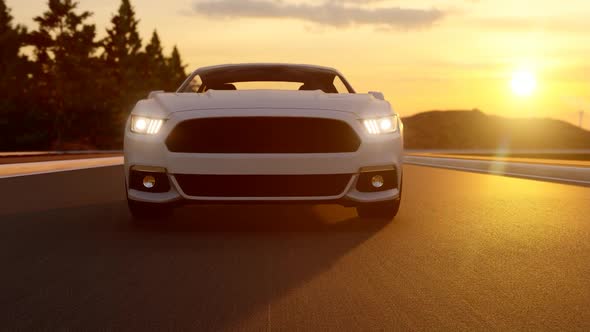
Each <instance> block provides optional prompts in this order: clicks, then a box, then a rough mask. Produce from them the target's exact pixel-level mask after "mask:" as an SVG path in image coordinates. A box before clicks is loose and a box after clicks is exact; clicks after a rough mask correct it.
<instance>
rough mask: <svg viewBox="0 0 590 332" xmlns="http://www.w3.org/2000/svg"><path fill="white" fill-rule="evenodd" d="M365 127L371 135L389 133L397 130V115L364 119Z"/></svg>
mask: <svg viewBox="0 0 590 332" xmlns="http://www.w3.org/2000/svg"><path fill="white" fill-rule="evenodd" d="M362 122H363V125H364V126H365V129H367V132H369V134H371V135H380V134H389V133H393V132H395V131H397V129H398V128H397V124H398V122H397V115H390V116H385V117H382V118H373V119H364V120H362Z"/></svg>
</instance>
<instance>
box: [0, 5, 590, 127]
mask: <svg viewBox="0 0 590 332" xmlns="http://www.w3.org/2000/svg"><path fill="white" fill-rule="evenodd" d="M119 1H120V0H100V1H98V0H82V1H79V2H80V8H81V9H83V10H90V11H92V12H94V16H93V17H92V19H91V20H92V22H94V23H95V24H96V25H97V29H98V34H99V37H102V36H104V29H105V27H106V26H107V24H108V23H109V20H110V17H111V16H112V15H113V13H114V12H115V11H116V10H117V8H118V6H119ZM131 2H132V4H133V5H134V7H135V10H136V13H137V16H138V18H139V19H140V20H141V21H140V30H141V31H140V32H141V35H142V37H143V39H144V41H146V40H147V39H148V38H149V36H150V34H151V32H152V30H153V29H154V28H155V29H157V30H158V33H159V34H160V37H161V39H162V41H163V43H164V45H165V47H166V51H167V52H169V51H170V50H171V49H172V46H173V45H174V44H176V45H178V48H179V50H180V52H181V55H182V56H183V57H184V61H185V62H186V63H187V64H188V69H189V70H192V69H195V68H197V67H200V66H206V65H213V64H219V63H240V62H293V63H311V64H320V65H326V66H332V67H336V68H338V69H339V70H341V71H342V72H343V73H344V75H345V76H346V77H347V78H348V80H349V81H350V82H351V84H352V85H353V86H354V87H355V89H356V90H357V91H360V92H366V91H369V90H378V91H382V92H383V93H384V94H385V96H386V98H387V99H388V100H389V101H391V102H392V104H393V106H394V108H396V109H397V111H399V112H400V113H401V114H402V115H403V116H407V115H411V114H414V113H417V112H421V111H426V110H433V109H473V108H478V109H481V110H482V111H484V112H486V113H488V114H494V115H501V116H509V117H529V116H533V117H550V118H557V119H561V120H565V121H568V122H570V123H573V124H576V125H577V124H578V114H579V111H580V110H585V111H586V114H587V116H586V120H585V123H584V127H585V128H586V129H590V61H589V59H590V34H589V33H588V31H590V20H589V19H588V17H590V2H588V1H587V0H569V1H567V2H564V1H556V0H536V1H532V0H530V1H527V0H523V1H512V0H439V1H433V0H412V1H409V0H391V1H389V0H325V1H324V0H314V1H309V0H308V1H305V0H282V1H278V0H168V1H166V2H160V1H158V2H155V1H149V0H131ZM7 5H8V6H9V7H10V8H12V14H13V15H14V16H15V20H16V21H17V22H18V23H22V24H25V25H27V26H28V27H29V28H30V29H31V28H34V24H33V21H32V18H33V17H34V16H36V15H39V14H41V13H42V12H43V11H44V10H45V8H46V1H44V0H18V1H17V0H7ZM523 71H524V72H526V73H528V74H525V77H529V76H533V77H534V79H535V82H534V83H535V84H534V90H533V91H532V92H531V93H515V91H518V88H517V89H516V90H515V87H514V76H515V74H517V73H522V72H523ZM517 75H519V74H517ZM527 75H528V76H527ZM521 76H522V75H521ZM511 85H512V86H511ZM527 92H528V91H527Z"/></svg>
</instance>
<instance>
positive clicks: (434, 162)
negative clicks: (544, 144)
mask: <svg viewBox="0 0 590 332" xmlns="http://www.w3.org/2000/svg"><path fill="white" fill-rule="evenodd" d="M404 161H405V163H407V164H413V165H420V166H430V167H439V168H448V169H455V170H461V171H469V172H478V173H486V174H496V175H506V176H515V177H522V178H530V179H537V180H545V181H555V182H563V183H570V184H578V185H584V186H590V167H578V166H562V165H546V164H537V163H522V162H510V161H500V160H498V161H496V160H470V159H453V158H444V157H427V156H411V155H410V156H406V157H405V159H404Z"/></svg>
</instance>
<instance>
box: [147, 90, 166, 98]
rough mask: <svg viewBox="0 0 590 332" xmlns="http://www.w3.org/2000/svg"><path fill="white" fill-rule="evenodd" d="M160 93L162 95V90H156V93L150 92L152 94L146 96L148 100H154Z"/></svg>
mask: <svg viewBox="0 0 590 332" xmlns="http://www.w3.org/2000/svg"><path fill="white" fill-rule="evenodd" d="M160 93H164V90H156V91H152V92H150V94H149V95H148V99H152V98H154V97H155V96H156V95H159V94H160Z"/></svg>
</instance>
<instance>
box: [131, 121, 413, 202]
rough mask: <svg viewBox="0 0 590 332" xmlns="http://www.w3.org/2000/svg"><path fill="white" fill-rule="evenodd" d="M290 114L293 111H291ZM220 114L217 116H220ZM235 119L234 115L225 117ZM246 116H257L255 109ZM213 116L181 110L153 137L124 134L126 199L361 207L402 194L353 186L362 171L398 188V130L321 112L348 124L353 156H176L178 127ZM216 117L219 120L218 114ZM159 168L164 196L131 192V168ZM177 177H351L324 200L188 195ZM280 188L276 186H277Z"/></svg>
mask: <svg viewBox="0 0 590 332" xmlns="http://www.w3.org/2000/svg"><path fill="white" fill-rule="evenodd" d="M296 111H297V112H298V115H299V116H313V117H318V112H310V113H309V114H305V111H301V110H296ZM291 114H293V113H291ZM223 115H224V114H223V113H221V116H223ZM230 115H235V111H232V112H228V113H227V116H230ZM248 115H252V116H258V115H260V114H258V113H256V112H255V111H253V112H250V113H248ZM199 116H200V117H207V116H213V114H208V113H207V112H206V111H205V112H203V111H199V112H181V113H178V114H174V116H173V117H172V118H171V119H169V120H167V121H166V124H165V125H164V126H163V128H162V131H161V132H160V133H158V134H157V135H155V136H146V135H138V134H134V133H132V132H130V131H129V130H127V131H126V133H125V145H124V156H125V175H126V179H127V184H128V185H127V188H128V190H127V195H128V197H129V199H132V200H136V201H142V202H151V203H172V202H193V203H217V202H224V203H241V202H246V203H254V202H256V203H260V202H265V203H268V202H291V203H298V202H299V203H308V202H315V203H322V202H324V203H332V202H334V203H339V204H342V205H358V204H362V203H370V202H380V201H387V200H392V199H396V198H398V197H399V196H400V190H399V188H398V187H399V186H397V185H396V187H395V188H392V189H387V190H382V191H375V192H361V191H359V190H358V189H357V184H358V181H359V178H360V175H361V173H363V172H374V171H385V170H392V169H393V170H395V171H396V176H397V179H396V180H397V184H401V182H402V181H401V178H402V161H403V142H402V137H401V135H400V133H399V132H396V133H393V134H387V135H377V136H372V135H369V134H368V133H366V131H365V130H364V128H363V127H362V125H361V123H360V121H359V120H358V119H357V118H356V117H354V116H353V115H352V114H350V113H344V112H335V111H322V112H321V113H320V115H319V116H323V117H327V118H337V119H340V120H342V121H345V122H347V123H348V124H349V125H350V126H351V127H352V128H353V129H354V130H355V131H356V133H357V134H358V136H359V137H360V139H361V145H360V147H359V149H358V150H357V151H355V152H351V153H325V154H322V153H313V154H217V153H216V154H209V153H207V154H204V153H174V152H170V151H169V150H168V148H167V147H166V145H165V139H166V137H167V136H168V134H169V133H170V132H171V130H172V129H173V128H174V127H175V126H176V124H178V123H180V122H182V121H183V120H186V119H191V118H195V117H199ZM215 116H220V112H219V111H216V112H215ZM136 168H137V169H143V170H157V171H158V172H163V173H165V174H166V177H167V178H168V181H169V184H170V187H169V190H167V191H166V192H159V193H156V192H147V191H144V190H136V189H130V188H129V175H130V171H131V170H132V169H136ZM179 174H183V175H186V174H189V175H190V174H194V175H216V176H219V175H227V176H235V175H244V176H248V175H268V176H273V175H277V176H278V175H287V176H290V175H334V174H349V175H350V179H349V180H348V183H347V184H346V186H345V189H344V190H342V191H341V192H339V193H338V194H332V195H328V196H291V195H290V196H274V195H273V196H270V197H260V196H252V197H248V196H244V195H240V196H239V197H228V196H225V195H224V196H192V195H189V194H187V193H186V192H185V191H183V189H182V186H181V185H180V184H179V181H178V176H177V175H179ZM277 185H280V183H277Z"/></svg>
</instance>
